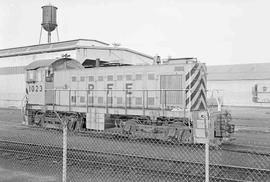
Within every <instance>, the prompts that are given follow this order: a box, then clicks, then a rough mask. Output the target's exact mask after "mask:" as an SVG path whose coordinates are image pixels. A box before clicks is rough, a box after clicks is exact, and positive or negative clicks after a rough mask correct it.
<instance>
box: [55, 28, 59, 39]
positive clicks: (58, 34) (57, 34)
mask: <svg viewBox="0 0 270 182" xmlns="http://www.w3.org/2000/svg"><path fill="white" fill-rule="evenodd" d="M56 32H57V40H58V42H59V34H58V27H56Z"/></svg>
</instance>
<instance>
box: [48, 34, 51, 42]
mask: <svg viewBox="0 0 270 182" xmlns="http://www.w3.org/2000/svg"><path fill="white" fill-rule="evenodd" d="M48 43H51V32H48Z"/></svg>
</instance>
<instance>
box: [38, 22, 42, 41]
mask: <svg viewBox="0 0 270 182" xmlns="http://www.w3.org/2000/svg"><path fill="white" fill-rule="evenodd" d="M41 36H42V26H41V28H40V33H39V42H38V44H40V41H41Z"/></svg>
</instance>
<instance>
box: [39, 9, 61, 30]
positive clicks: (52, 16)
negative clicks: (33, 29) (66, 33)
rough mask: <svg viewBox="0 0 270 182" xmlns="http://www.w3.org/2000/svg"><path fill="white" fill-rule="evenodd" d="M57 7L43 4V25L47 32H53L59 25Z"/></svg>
mask: <svg viewBox="0 0 270 182" xmlns="http://www.w3.org/2000/svg"><path fill="white" fill-rule="evenodd" d="M56 10H57V7H55V6H52V5H47V6H42V24H41V25H42V27H43V28H44V29H45V30H46V31H47V32H52V31H54V29H55V28H56V27H57V23H56Z"/></svg>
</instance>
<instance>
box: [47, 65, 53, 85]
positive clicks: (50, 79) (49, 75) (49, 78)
mask: <svg viewBox="0 0 270 182" xmlns="http://www.w3.org/2000/svg"><path fill="white" fill-rule="evenodd" d="M45 79H46V82H53V70H52V69H51V68H50V69H46V70H45Z"/></svg>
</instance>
